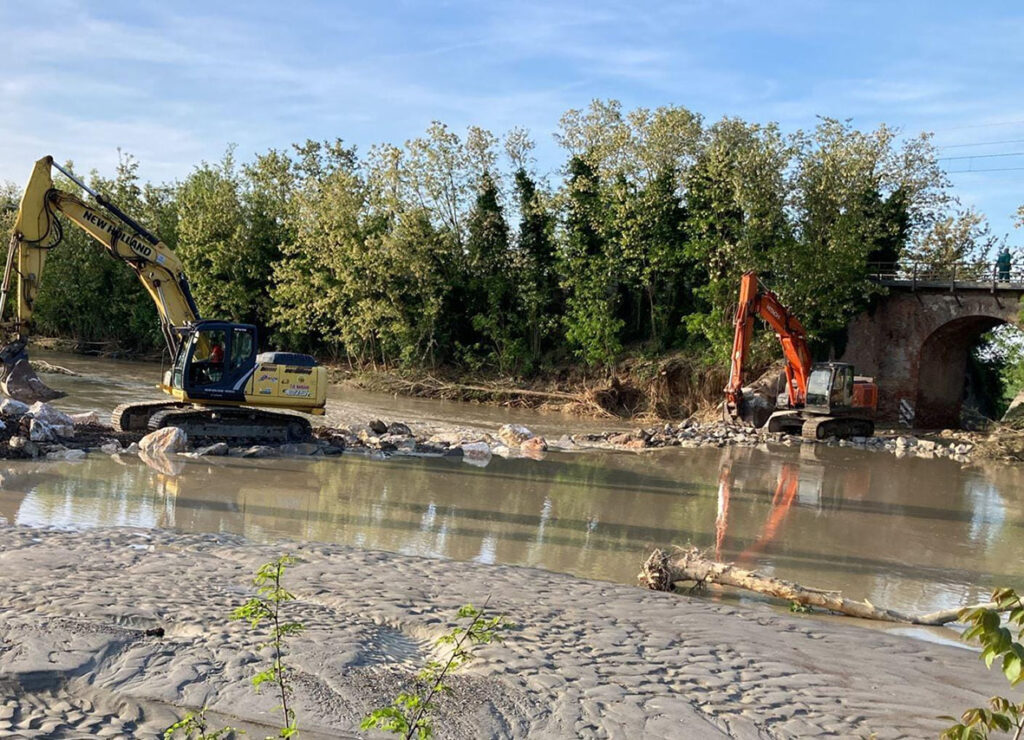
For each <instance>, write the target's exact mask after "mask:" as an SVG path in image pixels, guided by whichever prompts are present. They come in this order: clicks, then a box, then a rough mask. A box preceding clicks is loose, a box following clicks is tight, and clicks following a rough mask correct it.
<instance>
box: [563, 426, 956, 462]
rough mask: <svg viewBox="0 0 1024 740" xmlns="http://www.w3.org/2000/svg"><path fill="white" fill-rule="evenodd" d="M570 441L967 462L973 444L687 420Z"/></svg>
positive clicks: (616, 446) (581, 436) (629, 446)
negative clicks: (808, 434) (772, 448)
mask: <svg viewBox="0 0 1024 740" xmlns="http://www.w3.org/2000/svg"><path fill="white" fill-rule="evenodd" d="M571 441H572V442H573V443H574V444H575V445H577V446H579V447H599V448H605V449H623V450H647V449H657V448H662V447H689V448H694V447H726V446H740V447H756V446H758V445H766V444H780V445H785V446H792V445H798V444H821V445H826V446H829V447H857V448H861V449H873V450H884V451H887V452H891V453H893V454H895V455H896V456H897V457H906V456H908V455H913V456H916V457H927V458H941V457H945V458H951V459H953V460H957V461H958V462H968V461H969V460H970V453H971V451H972V450H973V449H974V445H973V444H972V443H970V442H966V441H963V440H959V439H955V438H954V439H951V440H950V441H947V439H945V438H940V439H939V440H934V439H919V438H917V437H914V436H910V435H891V434H890V435H886V434H882V435H879V436H875V437H852V438H851V439H843V440H839V439H834V438H829V439H825V440H820V441H815V440H805V439H803V438H801V437H794V436H791V435H788V434H783V433H774V432H766V431H762V430H759V429H753V428H751V427H743V426H736V425H731V424H726V423H724V422H714V423H705V424H701V423H697V422H692V421H685V422H682V423H681V424H678V425H675V424H665V425H664V426H661V427H651V428H646V429H643V428H641V429H635V430H633V431H631V432H605V433H603V434H578V435H573V436H572V437H571Z"/></svg>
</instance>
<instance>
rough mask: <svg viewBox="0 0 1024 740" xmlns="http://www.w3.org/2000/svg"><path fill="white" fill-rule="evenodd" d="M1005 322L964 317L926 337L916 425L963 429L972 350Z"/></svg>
mask: <svg viewBox="0 0 1024 740" xmlns="http://www.w3.org/2000/svg"><path fill="white" fill-rule="evenodd" d="M1005 323H1007V322H1006V321H1005V320H1004V319H1002V318H999V317H995V316H985V315H973V316H961V317H960V318H956V319H953V320H952V321H949V322H947V323H945V324H943V325H941V326H940V327H938V328H937V329H936V330H935V331H933V332H932V333H931V334H929V335H928V336H927V337H925V339H924V341H923V342H922V343H921V349H920V351H919V353H918V357H917V363H916V364H917V368H918V370H917V396H916V398H915V403H914V407H913V408H914V425H915V426H918V427H922V428H925V429H934V428H941V427H956V426H959V424H960V407H961V404H962V402H963V395H964V379H965V377H966V374H967V359H968V355H969V354H970V352H971V348H972V347H974V345H976V344H977V343H978V340H979V339H980V338H981V336H982V335H983V334H985V332H988V331H991V330H992V329H994V328H995V327H997V326H999V325H1000V324H1005Z"/></svg>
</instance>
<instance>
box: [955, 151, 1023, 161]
mask: <svg viewBox="0 0 1024 740" xmlns="http://www.w3.org/2000/svg"><path fill="white" fill-rule="evenodd" d="M1022 156H1024V152H1004V153H1002V154H964V155H961V156H959V157H938V160H939V161H940V162H948V161H949V160H951V159H991V158H992V157H1022Z"/></svg>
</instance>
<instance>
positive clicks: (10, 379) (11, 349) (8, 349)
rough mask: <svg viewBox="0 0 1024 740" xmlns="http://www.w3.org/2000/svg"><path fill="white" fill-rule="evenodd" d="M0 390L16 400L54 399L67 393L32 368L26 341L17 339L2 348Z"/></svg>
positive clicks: (23, 401) (28, 401)
mask: <svg viewBox="0 0 1024 740" xmlns="http://www.w3.org/2000/svg"><path fill="white" fill-rule="evenodd" d="M0 390H2V391H3V392H4V393H5V394H6V395H8V396H10V397H11V398H13V399H14V400H16V401H21V402H22V403H35V402H36V401H52V400H54V399H55V398H62V397H63V396H66V395H67V394H66V393H64V392H63V391H55V390H54V389H53V388H51V387H50V386H48V385H47V384H46V383H44V382H43V381H42V380H40V378H39V376H38V375H36V371H35V370H33V369H32V365H31V364H30V363H29V361H28V352H27V351H26V349H25V342H23V341H21V340H17V341H14V342H11V343H10V344H8V345H6V346H4V347H3V348H0Z"/></svg>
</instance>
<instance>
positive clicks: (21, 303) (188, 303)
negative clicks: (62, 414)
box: [0, 157, 199, 400]
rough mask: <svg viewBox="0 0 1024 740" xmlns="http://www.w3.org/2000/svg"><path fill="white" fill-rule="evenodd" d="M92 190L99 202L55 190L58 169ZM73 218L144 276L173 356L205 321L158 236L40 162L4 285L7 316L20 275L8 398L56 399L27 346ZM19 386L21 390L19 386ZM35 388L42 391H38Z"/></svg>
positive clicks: (7, 356) (7, 366)
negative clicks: (189, 329) (186, 331)
mask: <svg viewBox="0 0 1024 740" xmlns="http://www.w3.org/2000/svg"><path fill="white" fill-rule="evenodd" d="M53 168H56V169H58V170H60V171H61V172H62V173H63V174H64V175H66V176H67V177H68V178H69V179H71V180H72V181H73V182H74V183H76V184H77V185H78V186H79V187H81V188H82V189H83V190H84V191H85V192H87V193H89V194H90V195H91V196H92V197H93V198H94V199H95V200H96V205H91V204H89V203H87V202H85V201H84V200H82V199H80V198H79V197H77V196H76V195H73V194H71V193H68V192H65V191H63V190H60V189H58V188H56V187H54V184H53V177H52V174H51V173H52V169H53ZM58 214H62V215H64V216H65V217H67V219H68V221H70V222H71V223H72V224H74V225H75V226H78V227H79V228H81V229H82V230H83V231H85V232H86V233H87V234H89V236H91V237H92V238H93V239H95V240H96V241H98V242H99V243H100V244H102V245H103V247H104V248H105V249H106V250H107V252H109V253H110V255H111V256H113V257H114V258H116V259H119V260H121V261H123V262H125V263H126V264H127V265H128V266H129V267H131V269H132V270H133V271H134V272H135V274H136V275H138V277H139V280H141V281H142V284H143V286H144V287H145V289H146V292H148V293H149V295H150V297H151V298H152V299H153V302H154V303H155V304H156V308H157V313H158V314H159V315H160V326H161V330H162V332H163V336H164V341H165V342H166V343H167V348H168V349H169V350H170V352H171V356H172V357H173V356H174V355H175V353H176V351H177V349H178V344H179V342H180V338H179V335H178V333H177V332H175V331H174V329H175V328H176V327H182V326H185V325H187V324H191V323H194V322H196V321H198V320H199V311H198V309H197V308H196V305H195V301H194V300H193V298H192V293H191V291H190V289H189V284H188V280H187V278H186V277H185V273H184V270H183V268H182V264H181V260H179V259H178V257H177V256H176V255H175V254H174V252H173V251H172V250H171V249H170V248H169V247H168V246H167V245H166V244H164V243H163V242H162V241H160V240H159V239H158V238H157V237H156V236H154V235H153V234H151V233H150V232H148V231H147V230H146V229H144V228H143V227H142V226H141V225H139V224H138V223H136V222H135V221H134V220H132V219H131V218H130V217H128V216H127V215H125V214H124V213H123V212H122V211H121V210H120V209H119V208H118V207H117V206H115V205H114V204H113V203H111V202H110V201H109V200H108V199H107V198H106V197H104V196H103V195H102V194H101V193H98V192H96V191H94V190H92V189H91V188H89V187H88V186H87V185H85V184H84V183H82V182H81V181H79V180H78V179H77V178H75V176H74V175H73V174H72V173H71V172H69V171H67V170H66V169H64V168H63V167H61V166H60V165H58V164H57V163H56V162H54V161H53V157H43V158H42V159H40V160H39V161H38V162H36V164H35V168H34V169H33V171H32V176H31V178H30V179H29V182H28V185H27V186H26V188H25V192H24V194H23V196H22V199H21V206H20V208H19V209H18V215H17V218H16V221H15V225H14V233H13V234H12V236H11V241H10V245H9V247H8V251H7V263H6V266H5V269H4V278H3V283H2V284H0V316H3V313H4V310H5V308H6V304H7V300H8V296H9V295H10V292H11V283H12V280H13V279H14V276H15V275H16V276H17V296H16V301H17V312H16V313H17V316H16V318H15V319H13V320H12V321H9V322H6V323H5V324H4V327H5V328H6V329H7V330H8V332H9V333H10V334H11V335H13V341H11V342H10V343H9V344H7V345H6V346H4V347H3V348H2V349H0V362H2V363H3V375H2V377H0V385H2V386H3V389H4V391H5V392H7V393H8V395H11V396H15V397H23V398H24V397H30V396H34V397H35V398H38V399H39V400H47V398H56V397H57V396H56V395H48V394H47V392H46V391H49V394H55V393H56V392H55V391H52V390H50V389H48V388H46V386H45V385H44V384H43V383H42V381H40V380H39V379H38V378H37V377H35V374H34V373H33V372H31V369H30V367H29V366H28V362H27V356H26V355H25V344H26V342H27V339H28V337H29V336H30V335H31V333H32V329H33V326H32V314H33V310H34V307H35V301H36V297H37V296H38V294H39V289H40V286H41V280H42V275H43V269H44V267H45V265H46V257H47V253H48V252H49V250H50V249H52V248H54V247H55V246H57V244H58V243H60V240H61V237H62V233H63V226H62V224H61V222H60V221H59V220H58V219H57V215H58ZM12 384H16V385H17V386H18V387H17V388H14V387H11V386H12ZM30 391H35V393H32V392H30Z"/></svg>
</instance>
